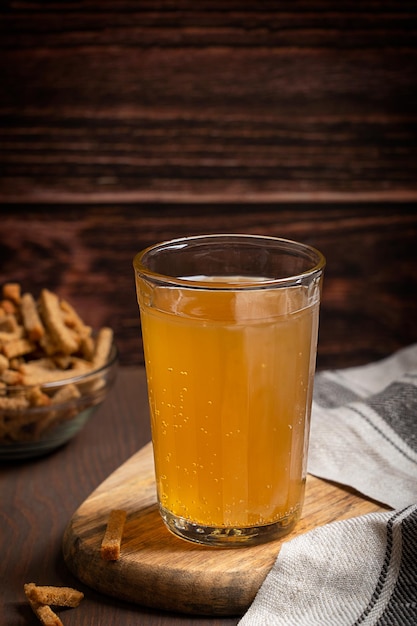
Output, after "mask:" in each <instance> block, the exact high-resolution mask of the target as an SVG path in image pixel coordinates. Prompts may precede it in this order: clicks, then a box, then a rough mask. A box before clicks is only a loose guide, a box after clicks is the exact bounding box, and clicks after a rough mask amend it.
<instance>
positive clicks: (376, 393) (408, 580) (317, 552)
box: [239, 344, 417, 626]
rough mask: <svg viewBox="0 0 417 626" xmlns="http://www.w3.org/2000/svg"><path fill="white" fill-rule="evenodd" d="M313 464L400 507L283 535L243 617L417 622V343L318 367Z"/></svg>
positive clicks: (394, 625)
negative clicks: (359, 361)
mask: <svg viewBox="0 0 417 626" xmlns="http://www.w3.org/2000/svg"><path fill="white" fill-rule="evenodd" d="M308 471H309V472H310V473H311V474H314V475H316V476H319V477H320V478H324V479H327V480H331V481H336V482H338V483H341V484H344V485H349V486H351V487H354V488H355V489H356V490H357V491H359V492H360V493H362V494H363V495H365V496H367V497H368V498H372V499H375V500H377V501H379V502H381V503H383V504H386V505H388V506H390V507H392V509H393V510H392V511H388V512H382V513H371V514H368V515H362V516H359V517H356V518H352V519H349V520H346V521H340V522H333V523H331V524H326V525H325V526H322V527H319V528H316V529H314V530H312V531H310V532H307V533H305V534H304V535H300V536H298V537H297V538H295V539H293V540H292V541H288V542H286V543H283V544H282V547H281V549H280V552H279V554H278V557H277V559H276V562H275V564H274V566H273V567H272V569H271V571H270V572H269V574H268V576H267V577H266V579H265V581H264V583H263V584H262V586H261V588H260V590H259V592H258V594H257V596H256V598H255V600H254V602H253V603H252V605H251V606H250V607H249V609H248V611H247V612H246V614H245V615H244V616H243V618H242V619H241V620H240V621H239V626H249V625H251V626H362V625H363V626H417V344H416V345H413V346H410V347H408V348H405V349H403V350H400V351H399V352H397V353H396V354H394V355H393V356H391V357H388V358H386V359H383V360H381V361H379V362H377V363H373V364H369V365H366V366H362V367H355V368H347V369H344V370H337V371H327V372H320V373H318V374H317V375H316V382H315V393H314V402H313V410H312V424H311V436H310V452H309V462H308Z"/></svg>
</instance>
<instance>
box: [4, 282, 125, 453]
mask: <svg viewBox="0 0 417 626" xmlns="http://www.w3.org/2000/svg"><path fill="white" fill-rule="evenodd" d="M1 295H2V299H1V300H0V443H2V442H7V441H16V440H21V439H25V440H27V439H28V438H30V437H31V436H34V437H36V436H39V435H40V433H41V431H42V425H41V424H36V427H34V426H33V424H32V426H31V427H28V425H29V423H28V422H25V415H26V417H27V420H29V421H30V419H31V418H30V417H29V413H28V412H27V409H28V408H31V407H48V406H50V407H51V408H53V407H54V406H57V405H62V404H63V403H68V402H70V401H71V399H73V398H78V397H80V396H81V395H82V393H83V391H82V389H81V388H80V386H79V385H77V384H68V385H65V386H64V385H62V386H59V387H56V388H50V389H48V387H45V385H48V384H49V383H56V382H59V381H62V382H63V381H66V380H68V379H73V378H74V377H78V376H82V375H84V374H89V373H93V372H96V371H97V370H100V369H101V368H102V367H103V366H105V365H106V364H107V363H108V360H109V357H110V354H111V350H112V346H113V331H112V329H111V328H110V327H103V328H101V329H99V330H98V331H97V332H96V333H93V331H92V328H91V327H90V326H88V325H87V324H85V323H84V321H83V320H82V319H81V317H80V316H79V315H78V313H77V311H76V310H75V309H74V308H73V307H72V306H71V304H70V303H69V302H67V301H66V300H65V299H63V298H60V297H59V296H58V295H57V294H55V293H53V292H52V291H50V290H48V289H42V291H41V293H40V294H39V296H38V297H37V298H35V296H34V295H33V294H31V293H28V292H26V293H22V289H21V286H20V284H19V283H6V284H5V285H3V287H2V294H1ZM93 382H94V384H95V385H96V386H97V385H98V384H100V380H99V379H97V380H95V381H93ZM93 382H92V381H90V383H91V384H93ZM83 389H86V387H83ZM25 411H26V413H25ZM60 417H62V415H61V416H60ZM68 417H71V416H69V415H66V418H68ZM53 418H54V415H53V413H51V414H50V415H49V416H48V419H46V420H44V421H45V422H46V424H43V425H44V426H45V425H47V426H48V427H50V426H51V424H52V423H53V421H54V419H53Z"/></svg>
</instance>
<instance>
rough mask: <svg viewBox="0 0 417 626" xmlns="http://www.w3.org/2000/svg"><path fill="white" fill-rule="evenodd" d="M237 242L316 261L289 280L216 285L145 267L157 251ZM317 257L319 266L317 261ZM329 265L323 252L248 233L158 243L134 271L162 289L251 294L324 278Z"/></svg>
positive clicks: (148, 249)
mask: <svg viewBox="0 0 417 626" xmlns="http://www.w3.org/2000/svg"><path fill="white" fill-rule="evenodd" d="M226 239H229V240H235V241H236V242H237V241H239V240H241V241H242V243H244V242H245V241H247V242H251V241H252V242H254V243H255V242H256V241H258V242H265V243H269V244H270V245H271V246H275V247H276V249H278V248H279V247H280V246H281V247H282V250H283V251H285V249H286V251H288V252H293V253H296V252H297V251H298V252H299V253H301V252H304V254H305V255H307V254H309V255H311V257H312V264H311V267H309V268H308V269H306V270H304V271H302V272H299V273H296V274H291V275H290V274H289V275H288V276H285V277H281V278H265V280H262V281H259V279H258V280H253V279H252V280H251V277H249V276H248V277H243V280H242V277H240V279H239V281H233V280H230V281H227V282H224V281H215V280H210V281H207V280H198V279H196V278H195V277H193V278H187V277H178V276H173V275H170V274H165V273H159V272H156V271H154V270H151V269H149V268H148V267H146V265H145V264H144V259H145V258H146V256H147V255H149V254H151V253H152V252H154V251H157V250H158V249H160V250H169V249H170V248H171V249H172V250H176V249H177V250H178V249H183V248H185V247H186V246H187V245H188V244H191V243H199V242H203V241H204V240H205V241H207V242H210V241H221V240H226ZM313 257H315V262H314V260H313ZM325 265H326V258H325V256H324V255H323V253H322V252H320V250H318V249H317V248H315V247H314V246H311V245H310V244H306V243H303V242H300V241H296V240H294V239H286V238H284V237H274V236H272V235H256V234H245V233H215V234H207V235H204V234H202V235H190V236H185V237H176V238H173V239H167V240H164V241H160V242H158V243H154V244H151V245H150V246H147V247H146V248H144V249H142V250H141V251H139V252H138V253H137V254H136V255H135V256H134V258H133V268H134V270H135V274H137V275H139V276H140V277H142V278H146V279H148V280H151V281H152V282H154V283H159V284H161V285H170V286H172V287H175V286H177V287H182V288H188V289H206V290H207V289H210V290H233V291H236V290H247V289H267V288H273V287H279V286H288V285H294V284H300V283H301V282H303V281H305V280H306V279H307V278H312V277H314V276H315V275H320V274H321V273H322V272H323V270H324V268H325Z"/></svg>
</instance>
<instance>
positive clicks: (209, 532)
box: [160, 506, 301, 548]
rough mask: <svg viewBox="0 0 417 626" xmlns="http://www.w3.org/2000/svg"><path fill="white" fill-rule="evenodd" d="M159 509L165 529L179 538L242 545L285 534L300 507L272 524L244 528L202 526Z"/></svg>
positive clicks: (219, 546) (220, 544)
mask: <svg viewBox="0 0 417 626" xmlns="http://www.w3.org/2000/svg"><path fill="white" fill-rule="evenodd" d="M160 513H161V516H162V519H163V520H164V522H165V525H166V527H167V528H168V530H170V531H171V532H172V533H173V534H174V535H176V536H177V537H181V539H186V540H187V541H192V542H193V543H199V544H202V545H205V546H213V547H217V548H239V547H241V548H244V547H247V546H253V545H257V544H260V543H266V542H268V541H273V540H275V539H279V538H280V537H284V536H285V535H287V534H288V533H289V532H291V531H292V529H293V528H294V526H295V524H296V523H297V521H298V519H299V517H300V513H301V511H300V509H297V510H295V511H292V512H291V513H290V514H289V515H287V516H286V517H283V518H281V519H280V520H278V521H277V522H274V523H273V524H265V525H262V526H245V527H243V528H240V527H239V528H236V527H229V526H203V525H202V524H196V523H194V522H191V521H190V520H187V519H185V518H183V517H178V516H176V515H173V514H172V513H171V512H170V511H167V510H166V509H164V507H162V506H161V507H160Z"/></svg>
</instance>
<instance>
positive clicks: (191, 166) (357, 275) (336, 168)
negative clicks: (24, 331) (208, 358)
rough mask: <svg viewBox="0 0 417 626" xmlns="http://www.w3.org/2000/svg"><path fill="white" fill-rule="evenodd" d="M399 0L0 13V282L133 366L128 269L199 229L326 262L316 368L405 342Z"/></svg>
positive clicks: (416, 70) (405, 8) (408, 34)
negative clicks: (59, 308)
mask: <svg viewBox="0 0 417 626" xmlns="http://www.w3.org/2000/svg"><path fill="white" fill-rule="evenodd" d="M416 76H417V6H416V3H415V2H411V1H408V2H407V1H403V0H401V1H399V2H396V1H394V0H391V1H389V0H387V1H384V2H372V1H370V0H365V1H364V2H360V3H359V2H352V1H351V2H346V1H341V2H336V1H333V2H330V1H325V0H322V1H305V0H304V1H301V0H300V1H298V0H294V1H287V2H276V1H274V0H261V1H255V0H253V1H250V2H249V1H248V2H246V1H245V2H242V1H237V0H210V1H209V0H202V1H199V2H195V1H193V0H178V1H175V2H174V0H172V1H171V0H156V1H151V0H143V1H142V0H120V1H118V2H113V1H112V2H110V1H109V0H102V1H100V2H99V1H98V0H96V1H94V0H85V1H81V0H79V1H77V0H74V1H65V2H57V1H55V2H54V1H46V2H30V1H25V2H13V1H12V2H4V3H2V5H1V6H0V203H1V216H0V263H1V265H0V281H1V282H2V283H3V282H5V281H6V280H11V279H13V280H19V281H21V282H22V284H23V286H24V287H25V288H26V289H30V290H32V291H35V292H36V291H37V290H39V289H40V288H41V287H42V286H45V285H46V286H49V287H50V288H53V289H55V290H58V291H59V292H61V293H62V294H63V295H65V296H66V297H68V298H70V299H71V301H72V302H73V303H75V305H76V306H78V307H79V308H80V312H81V313H82V314H83V315H84V316H86V317H87V319H88V320H89V321H90V323H91V324H93V325H99V324H103V323H110V324H111V325H112V326H113V327H114V328H115V331H116V336H117V340H118V344H119V349H120V355H121V361H122V363H123V364H137V363H140V362H142V352H141V343H140V329H139V320H138V313H137V305H136V300H135V294H134V283H133V271H132V264H131V261H132V257H133V255H134V253H135V252H136V251H137V250H139V249H140V248H141V247H143V246H144V245H147V244H149V243H152V242H154V241H157V240H161V239H165V238H170V237H174V236H182V235H187V234H191V233H201V232H226V231H229V232H230V231H235V232H256V233H265V234H271V235H278V236H284V237H291V238H297V239H300V240H303V241H306V242H308V243H312V244H314V245H316V246H317V247H319V248H321V249H322V250H323V252H324V253H325V254H326V257H327V260H328V265H327V272H326V281H325V288H324V294H323V306H322V322H321V331H320V349H319V366H320V367H337V366H344V365H350V364H357V363H363V362H366V361H367V360H370V359H374V358H378V357H380V356H384V355H386V354H389V353H390V352H392V351H393V350H395V349H397V348H399V347H401V346H403V345H407V344H408V343H410V342H413V341H416V340H417V329H416V326H417V325H416V322H415V320H416V314H417V304H416V283H417V278H416V277H417V252H416V235H417V211H416V200H417V168H416V165H417V90H416Z"/></svg>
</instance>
